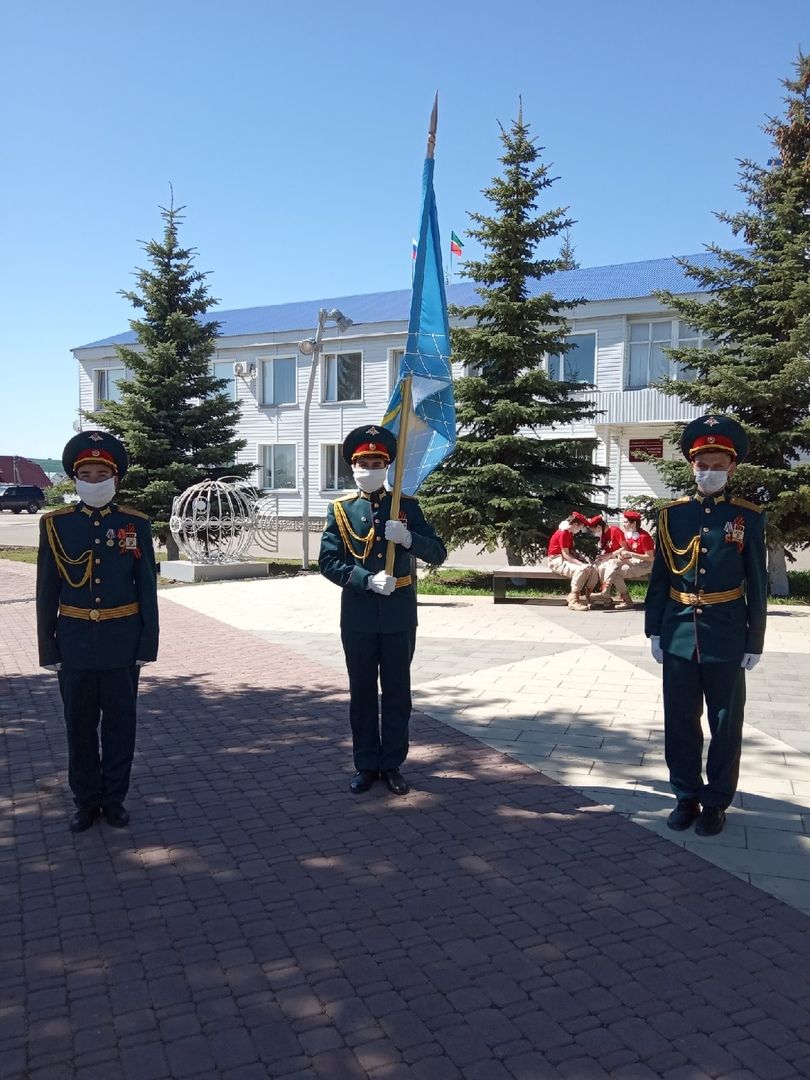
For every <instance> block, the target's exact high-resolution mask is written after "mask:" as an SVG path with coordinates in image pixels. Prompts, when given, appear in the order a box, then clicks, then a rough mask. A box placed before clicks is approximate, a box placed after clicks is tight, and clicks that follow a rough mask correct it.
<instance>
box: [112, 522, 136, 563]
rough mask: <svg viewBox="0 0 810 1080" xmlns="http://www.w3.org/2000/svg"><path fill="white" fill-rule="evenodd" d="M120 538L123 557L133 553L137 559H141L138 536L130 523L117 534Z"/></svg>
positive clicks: (119, 545) (119, 543)
mask: <svg viewBox="0 0 810 1080" xmlns="http://www.w3.org/2000/svg"><path fill="white" fill-rule="evenodd" d="M115 535H116V536H117V537H118V547H119V549H120V551H121V554H122V555H126V554H127V553H128V552H130V551H131V552H132V554H133V555H134V556H135V558H136V559H140V557H141V550H140V548H139V547H138V534H137V533H136V531H135V526H134V525H133V523H132V522H131V521H130V522H128V523H127V524H126V525H125V526H124V527H123V528H122V529H119V530H118V532H117V533H116V534H115Z"/></svg>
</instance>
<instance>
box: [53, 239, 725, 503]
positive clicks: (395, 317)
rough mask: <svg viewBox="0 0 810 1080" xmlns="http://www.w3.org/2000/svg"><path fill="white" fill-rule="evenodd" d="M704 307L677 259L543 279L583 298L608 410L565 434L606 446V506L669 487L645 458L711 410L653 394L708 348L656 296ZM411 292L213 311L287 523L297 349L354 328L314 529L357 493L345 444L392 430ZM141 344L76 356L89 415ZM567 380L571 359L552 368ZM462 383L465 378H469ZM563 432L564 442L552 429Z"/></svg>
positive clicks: (595, 379) (244, 426) (317, 473)
mask: <svg viewBox="0 0 810 1080" xmlns="http://www.w3.org/2000/svg"><path fill="white" fill-rule="evenodd" d="M689 261H690V262H692V263H696V264H702V265H705V264H707V263H709V264H715V263H716V258H715V256H714V255H711V254H709V253H706V254H702V255H695V256H690V257H689ZM662 289H666V290H669V291H671V292H673V293H677V294H683V295H691V296H698V295H699V290H698V289H697V287H696V285H695V283H694V282H693V281H691V280H690V279H689V278H688V277H687V276H686V274H685V273H684V271H683V269H682V268H681V267H680V266H679V264H678V263H677V261H676V260H675V259H654V260H650V261H646V262H636V263H623V264H619V265H616V266H599V267H592V268H589V269H579V270H568V271H564V272H562V273H558V274H555V275H552V276H551V277H549V278H545V279H543V282H542V291H544V292H545V291H551V292H553V293H554V294H555V295H556V296H557V297H558V298H559V299H561V300H574V299H581V301H582V302H581V303H580V304H578V305H577V307H576V308H575V309H574V310H573V311H572V312H571V315H570V316H569V322H570V326H571V335H572V338H573V341H574V344H575V345H576V348H575V349H573V350H571V351H570V352H568V353H566V355H565V357H564V360H563V363H564V364H565V370H566V372H567V374H568V375H569V377H573V378H577V377H579V378H581V379H582V381H583V382H588V383H593V384H594V385H595V387H596V390H595V391H588V396H589V397H590V398H591V399H592V400H593V402H594V405H595V406H596V408H597V409H598V410H599V415H598V416H597V417H596V418H595V420H594V421H593V422H589V423H585V424H581V425H576V426H570V427H565V428H558V429H555V431H554V434H555V435H557V436H560V435H562V436H570V437H595V438H596V439H597V440H598V443H599V445H598V450H597V455H596V462H597V464H600V465H607V466H608V468H609V470H610V472H609V476H608V482H609V484H610V489H611V490H610V494H609V496H608V497H607V499H606V502H607V503H608V504H611V505H622V504H624V503H625V502H626V501H627V499H628V498H630V497H631V496H633V495H641V494H649V493H655V494H656V495H665V494H666V489H665V488H664V486H663V485H662V484H661V481H660V479H659V478H658V473H657V471H656V469H655V466H654V465H653V464H652V463H651V462H646V463H645V462H638V461H636V460H634V458H635V456H636V454H637V453H638V452H639V451H643V452H646V453H653V454H657V455H659V456H664V457H672V456H675V454H676V450H675V448H674V447H672V446H670V445H668V443H667V442H666V439H665V433H666V431H667V430H668V429H669V428H670V427H671V426H672V424H673V422H675V421H679V420H690V419H692V418H693V417H694V416H697V415H699V410H698V409H696V408H694V407H693V406H690V405H686V404H684V403H683V402H682V401H681V400H680V399H679V398H676V397H667V396H665V395H663V394H662V393H661V392H660V391H658V390H656V389H653V388H652V386H651V384H652V383H653V382H655V380H657V379H659V378H660V377H661V376H662V375H664V374H670V375H672V376H674V377H676V378H677V377H679V376H680V377H688V373H684V372H680V373H679V372H677V371H675V370H673V364H672V362H671V361H670V360H669V359H668V358H667V356H666V355H665V353H664V351H663V350H664V347H666V346H668V345H674V344H678V343H679V344H683V343H684V342H685V341H688V342H689V344H697V345H703V344H704V343H703V342H702V341H701V340H700V338H699V336H698V334H697V333H696V332H695V331H692V330H691V329H690V328H689V327H688V326H686V325H685V324H684V323H683V322H680V321H679V320H678V319H677V318H676V317H675V316H674V315H673V313H672V312H671V311H668V310H667V309H666V308H665V307H664V306H663V305H662V304H661V303H660V302H659V301H658V300H657V299H655V297H654V295H653V294H654V293H655V292H657V291H658V290H662ZM447 295H448V302H449V303H451V304H452V303H455V304H460V305H464V304H472V303H475V301H476V299H477V296H476V293H475V289H474V286H473V285H471V284H469V283H466V282H465V283H461V284H456V285H451V286H449V288H448V290H447ZM409 307H410V291H409V290H401V291H397V292H386V293H371V294H368V295H360V296H341V297H332V298H328V299H324V300H312V301H305V302H301V303H294V304H278V305H273V306H269V307H257V308H245V309H240V310H235V311H220V312H216V311H214V312H212V313H211V317H212V318H216V319H217V321H218V322H220V324H221V329H220V336H219V338H218V342H217V350H216V354H215V359H214V371H215V373H216V374H217V375H218V376H219V377H221V378H226V379H228V381H229V383H230V387H231V393H232V394H233V395H234V397H235V398H236V400H237V401H239V403H240V405H241V414H242V418H241V422H240V426H239V436H240V437H241V438H244V439H246V440H247V446H246V447H245V449H244V451H243V452H242V453H241V455H240V461H247V462H250V463H255V464H256V465H258V466H259V468H258V470H257V473H256V476H257V485H258V486H260V487H261V488H263V489H264V490H266V491H269V492H273V493H274V494H276V495H277V496H278V501H279V515H280V516H281V517H288V518H291V519H294V518H300V516H301V511H302V472H303V452H302V447H303V428H304V403H305V400H306V393H307V383H308V380H309V372H310V365H311V357H310V356H306V355H304V354H302V353H301V352H299V350H298V342H299V341H301V340H303V339H306V338H311V337H312V335H313V332H314V328H315V325H316V323H317V320H318V313H319V311H320V309H321V308H326V309H329V310H331V309H333V308H337V309H339V310H340V311H342V312H343V313H344V314H345V315H347V316H349V318H351V319H352V320H353V325H352V326H351V327H350V328H349V329H348V330H347V331H346V332H345V333H342V334H341V333H338V331H337V329H336V328H332V327H330V325H329V324H328V323H327V326H326V330H325V333H324V339H323V353H322V359H321V364H320V369H319V371H318V375H317V378H316V382H315V390H314V394H313V399H312V406H311V411H310V423H309V427H310V447H309V459H310V497H309V508H310V514H311V515H312V517H313V518H319V517H320V518H322V517H323V516H324V515H325V513H326V506H327V504H328V503H329V502H330V501H331V500H332V499H333V498H334V497H335V495H336V494H339V493H340V492H342V491H344V490H347V489H353V487H354V485H353V484H352V483H351V478H350V475H349V472H348V470H347V468H346V466H345V465H344V464H343V461H342V459H341V456H340V445H341V443H342V441H343V438H344V436H345V435H346V434H347V433H348V432H349V431H351V429H352V428H354V427H357V426H358V425H359V424H363V423H367V422H372V421H379V420H380V417H381V416H382V415H383V413H384V412H385V407H386V405H387V403H388V399H389V396H390V393H391V389H392V386H393V383H394V380H395V379H396V375H397V372H398V370H399V360H400V357H401V356H402V353H403V351H404V348H405V343H406V338H407V324H408V312H409ZM135 340H136V339H135V335H134V334H133V333H131V332H130V333H125V334H119V335H118V336H116V337H110V338H105V339H103V340H101V341H95V342H92V343H90V344H89V345H83V346H81V347H79V348H76V349H74V350H73V354H74V356H75V357H76V359H77V361H78V363H79V369H80V387H81V390H80V403H79V404H80V408H81V409H83V410H87V411H91V410H93V409H95V408H96V406H97V404H98V402H99V401H101V400H102V399H104V398H109V397H113V398H115V397H116V387H117V384H118V383H119V382H120V381H121V380H122V379H125V378H126V374H127V373H126V371H125V370H124V369H123V368H122V367H121V363H120V360H119V359H118V357H117V355H116V351H115V346H116V345H134V344H135ZM548 363H549V369H550V371H551V373H552V374H557V375H559V370H560V358H559V357H556V356H553V357H549V360H548ZM457 374H458V371H457ZM549 434H551V431H549Z"/></svg>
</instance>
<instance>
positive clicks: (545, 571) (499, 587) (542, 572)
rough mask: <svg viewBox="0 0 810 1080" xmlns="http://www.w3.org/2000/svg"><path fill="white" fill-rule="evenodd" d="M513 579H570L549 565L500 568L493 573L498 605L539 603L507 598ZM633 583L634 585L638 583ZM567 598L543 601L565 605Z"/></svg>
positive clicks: (554, 597)
mask: <svg viewBox="0 0 810 1080" xmlns="http://www.w3.org/2000/svg"><path fill="white" fill-rule="evenodd" d="M512 578H518V579H520V578H524V579H526V580H531V581H568V582H570V580H571V579H570V578H569V577H566V576H565V574H558V573H557V571H556V570H552V569H551V568H550V567H549V566H548V565H547V564H545V563H540V564H539V565H538V566H500V567H498V568H497V569H495V570H493V571H492V599H493V601H494V602H495V603H496V604H525V603H528V602H529V600H535V601H538V599H539V598H538V597H526V596H507V595H506V585H507V582H508V581H510V579H512ZM636 581H649V576H648V577H646V578H637V579H636ZM636 581H634V582H633V584H635V583H636ZM566 602H567V601H566V597H564V596H560V597H559V598H558V597H556V596H548V597H544V598H543V599H542V603H544V604H565V603H566Z"/></svg>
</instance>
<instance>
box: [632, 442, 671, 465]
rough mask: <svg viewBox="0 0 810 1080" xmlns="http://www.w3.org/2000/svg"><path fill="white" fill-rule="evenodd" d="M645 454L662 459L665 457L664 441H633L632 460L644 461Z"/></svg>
mask: <svg viewBox="0 0 810 1080" xmlns="http://www.w3.org/2000/svg"><path fill="white" fill-rule="evenodd" d="M645 454H646V455H647V456H649V457H655V458H662V457H663V456H664V440H663V439H631V440H630V460H631V461H644V460H645Z"/></svg>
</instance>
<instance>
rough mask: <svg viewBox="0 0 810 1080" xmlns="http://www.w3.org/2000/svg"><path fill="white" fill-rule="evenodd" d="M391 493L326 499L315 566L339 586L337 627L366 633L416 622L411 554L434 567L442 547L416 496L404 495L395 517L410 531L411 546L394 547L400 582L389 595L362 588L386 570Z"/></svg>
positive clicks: (407, 626) (444, 551) (443, 553)
mask: <svg viewBox="0 0 810 1080" xmlns="http://www.w3.org/2000/svg"><path fill="white" fill-rule="evenodd" d="M390 510H391V493H390V492H388V491H377V492H374V494H373V495H366V493H365V492H361V491H357V492H355V493H354V494H353V495H347V496H346V498H343V499H336V500H335V502H333V503H330V505H329V509H328V511H327V515H326V528H325V529H324V532H323V537H322V538H321V551H320V555H319V557H318V565H319V567H320V570H321V573H322V574H323V576H324V577H326V578H328V579H329V580H330V581H332V582H334V583H335V585H340V586H341V588H342V589H343V595H342V596H341V601H340V625H341V627H342V628H343V629H344V630H355V631H359V632H360V633H365V634H375V633H376V634H393V633H396V632H398V631H400V630H409V629H413V628H414V627H415V626H416V621H417V620H416V589H415V588H414V585H413V582H412V581H410V577H411V556H412V555H414V556H416V558H417V559H422V561H423V562H426V563H430V564H431V565H433V566H439V565H440V564H441V563H443V562H444V560H445V559H446V558H447V548H446V547H445V546H444V543H443V542H442V540H440V539H439V537H438V536H437V535H436V530H435V529H434V528H433V526H432V525H429V524H428V523H427V521H425V516H424V514H423V513H422V511H421V509H420V507H419V503H418V502H417V501H416V499H414V498H412V497H410V496H408V495H403V496H402V501H401V502H400V513H399V520H400V521H402V522H403V523H404V524H405V525H406V526H407V527H408V529H409V530H410V533H411V536H412V538H413V540H412V544H411V547H410V548H408V549H406V548H404V547H403V546H402V545H401V544H396V545H395V559H394V577H395V578H397V580H398V582H399V584H398V585H397V588H396V589H395V590H394V592H393V593H392V594H391V595H390V596H380V595H379V594H378V593H373V592H370V591H369V590H368V588H367V587H366V582H367V581H368V579H369V578H370V577H371V576H372V575H374V574H378V573H379V572H380V571H381V570H384V569H385V555H386V550H387V548H388V541H387V540H386V539H385V523H386V521H388V519H389V517H390Z"/></svg>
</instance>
